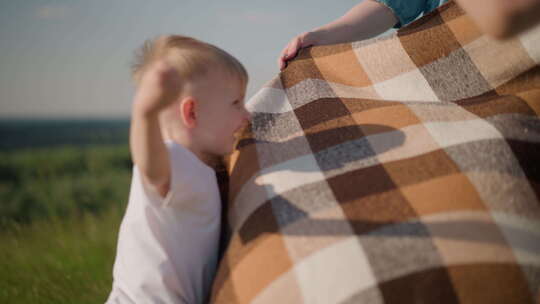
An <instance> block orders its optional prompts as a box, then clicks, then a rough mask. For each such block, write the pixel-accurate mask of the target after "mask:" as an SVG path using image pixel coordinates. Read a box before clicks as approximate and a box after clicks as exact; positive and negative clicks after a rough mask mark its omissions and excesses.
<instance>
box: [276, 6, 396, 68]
mask: <svg viewBox="0 0 540 304" xmlns="http://www.w3.org/2000/svg"><path fill="white" fill-rule="evenodd" d="M397 22H398V19H397V17H396V16H395V15H394V13H393V12H392V11H391V10H390V9H389V8H388V7H386V6H385V5H383V4H380V3H379V2H377V1H373V0H366V1H363V2H362V3H360V4H358V5H356V6H355V7H353V8H351V9H350V10H349V11H348V12H347V13H346V14H345V15H343V16H342V17H340V18H338V19H336V20H334V21H332V22H330V23H328V24H326V25H324V26H321V27H319V28H316V29H314V30H312V31H309V32H305V33H302V34H300V35H298V36H296V37H294V38H293V39H292V40H291V41H290V42H289V44H288V45H287V46H286V47H285V48H284V49H283V51H282V52H281V56H280V58H279V59H278V65H279V67H280V69H283V68H285V66H286V61H287V60H289V59H292V58H293V57H294V56H296V53H297V52H298V50H299V49H301V48H304V47H308V46H312V45H325V44H334V43H344V42H351V41H356V40H363V39H368V38H372V37H375V36H377V35H379V34H381V33H383V32H385V31H387V30H388V29H390V28H391V27H392V26H394V25H395V24H396V23H397Z"/></svg>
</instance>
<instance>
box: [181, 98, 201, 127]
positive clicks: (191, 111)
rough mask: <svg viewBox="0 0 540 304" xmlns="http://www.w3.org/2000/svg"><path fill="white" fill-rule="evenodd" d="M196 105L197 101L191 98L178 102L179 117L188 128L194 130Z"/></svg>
mask: <svg viewBox="0 0 540 304" xmlns="http://www.w3.org/2000/svg"><path fill="white" fill-rule="evenodd" d="M196 104H197V100H196V99H195V98H194V97H192V96H188V97H185V98H183V99H182V100H181V101H180V116H181V118H182V122H183V123H184V125H185V126H186V127H188V128H194V127H195V126H196V125H197V115H196V113H195V106H196Z"/></svg>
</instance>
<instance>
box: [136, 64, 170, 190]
mask: <svg viewBox="0 0 540 304" xmlns="http://www.w3.org/2000/svg"><path fill="white" fill-rule="evenodd" d="M179 88H180V81H179V76H178V74H177V73H176V72H175V71H174V69H173V68H171V67H168V66H167V65H166V64H164V63H158V64H155V65H154V66H152V67H151V68H150V69H149V70H148V71H147V72H146V73H145V75H144V77H143V79H142V80H141V83H140V85H139V89H138V90H137V93H136V95H135V100H134V104H133V111H132V120H131V129H130V149H131V156H132V158H133V162H134V163H135V164H136V165H137V167H138V168H139V171H140V173H141V175H142V178H144V179H145V180H146V182H148V183H149V184H150V185H152V186H153V187H155V189H156V190H157V192H158V193H159V194H160V195H161V196H162V197H164V196H165V195H166V194H167V192H168V191H169V187H170V179H171V177H170V176H171V173H170V159H169V153H168V150H167V147H166V146H165V144H164V142H163V137H162V135H161V129H160V125H159V120H158V116H159V113H160V111H161V110H163V109H164V108H165V107H167V106H168V105H170V104H171V103H172V102H174V101H175V100H176V98H177V97H178V94H179Z"/></svg>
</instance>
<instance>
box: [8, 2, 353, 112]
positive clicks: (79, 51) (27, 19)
mask: <svg viewBox="0 0 540 304" xmlns="http://www.w3.org/2000/svg"><path fill="white" fill-rule="evenodd" d="M360 1H361V0H357V1H350V0H347V1H320V0H295V1H285V0H274V1H268V0H264V1H263V0H249V1H248V0H246V1H223V0H220V1H218V0H215V1H202V0H199V1H196V0H154V1H148V0H93V1H89V0H86V1H82V0H70V1H68V0H56V1H55V0H0V3H1V4H0V67H1V68H0V118H5V117H52V118H56V117H102V118H105V117H127V116H128V115H129V113H130V105H131V96H132V94H133V87H132V85H131V83H130V79H129V64H130V61H131V60H132V54H133V51H134V49H135V48H137V47H138V46H139V45H140V44H141V43H142V42H143V41H144V40H145V39H147V38H150V37H154V36H156V35H158V34H170V33H179V34H184V35H188V36H193V37H196V38H199V39H202V40H205V41H208V42H210V43H213V44H216V45H218V46H220V47H221V48H223V49H225V50H226V51H228V52H230V53H231V54H233V55H234V56H236V57H237V58H238V59H240V61H242V63H244V65H245V66H246V68H247V69H248V72H249V74H250V77H251V80H250V84H249V88H248V97H250V96H251V95H253V94H254V93H255V92H256V91H257V90H258V89H259V88H260V87H261V85H263V84H264V83H265V82H266V81H267V80H269V79H270V78H272V77H273V76H275V75H276V74H277V73H278V68H277V65H276V58H277V56H278V55H279V53H280V51H281V49H282V48H283V47H284V46H285V44H286V43H287V42H288V41H289V40H290V39H291V38H292V37H293V36H294V35H295V34H297V33H300V32H302V31H306V30H309V29H311V28H313V27H316V26H319V25H322V24H325V23H327V22H329V21H331V20H333V19H335V18H337V17H339V16H341V15H343V14H344V13H345V12H346V11H347V10H348V9H349V8H351V7H352V6H354V5H355V4H357V3H359V2H360Z"/></svg>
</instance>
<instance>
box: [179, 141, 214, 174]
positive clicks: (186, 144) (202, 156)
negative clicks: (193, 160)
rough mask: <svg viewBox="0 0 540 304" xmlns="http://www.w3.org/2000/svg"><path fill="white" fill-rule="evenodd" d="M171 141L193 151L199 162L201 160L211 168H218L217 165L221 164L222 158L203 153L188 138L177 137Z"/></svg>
mask: <svg viewBox="0 0 540 304" xmlns="http://www.w3.org/2000/svg"><path fill="white" fill-rule="evenodd" d="M169 140H172V141H173V142H175V143H177V144H179V145H181V146H182V147H184V148H186V149H188V150H189V151H191V152H192V153H193V154H195V156H197V158H198V159H199V160H201V161H202V162H203V163H204V164H206V165H207V166H209V167H210V168H216V167H217V165H218V164H219V163H220V158H219V157H218V156H213V155H209V154H208V153H204V152H203V151H201V150H200V149H199V148H197V147H196V145H195V144H194V143H193V141H191V140H189V139H188V138H186V137H184V136H175V137H172V138H169Z"/></svg>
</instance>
